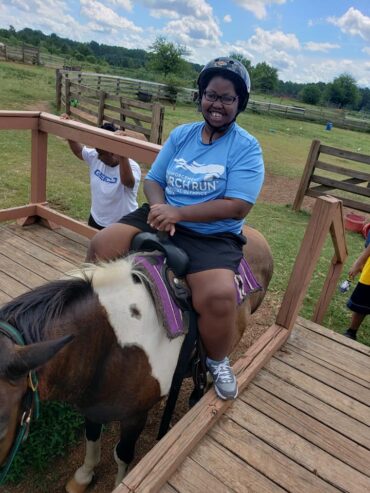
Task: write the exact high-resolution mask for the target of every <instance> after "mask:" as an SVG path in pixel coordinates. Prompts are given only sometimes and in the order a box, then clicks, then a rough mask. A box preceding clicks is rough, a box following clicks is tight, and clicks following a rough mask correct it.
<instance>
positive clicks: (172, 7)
mask: <svg viewBox="0 0 370 493" xmlns="http://www.w3.org/2000/svg"><path fill="white" fill-rule="evenodd" d="M138 3H140V4H141V5H143V6H144V7H147V8H148V9H149V10H150V15H151V16H152V17H157V18H158V17H169V18H174V19H180V18H182V17H183V16H185V17H195V18H197V19H201V18H206V17H210V16H212V15H213V10H212V7H211V5H210V4H209V3H207V2H206V1H205V0H138Z"/></svg>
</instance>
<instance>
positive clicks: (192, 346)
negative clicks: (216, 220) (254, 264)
mask: <svg viewBox="0 0 370 493" xmlns="http://www.w3.org/2000/svg"><path fill="white" fill-rule="evenodd" d="M131 248H132V250H134V251H135V252H138V253H137V254H135V255H134V257H133V258H134V260H133V261H134V265H135V270H139V271H141V273H142V274H143V276H140V277H141V278H144V279H146V280H147V288H148V290H149V292H150V293H151V295H152V298H153V300H154V303H155V306H156V309H157V314H158V316H159V317H160V318H161V319H162V321H163V325H164V327H165V329H166V333H167V336H168V337H169V338H170V339H173V338H175V337H178V336H180V335H185V339H184V342H183V344H182V347H181V351H180V355H179V359H178V362H177V366H176V369H175V373H174V375H173V379H172V383H171V388H170V392H169V394H168V397H167V402H166V407H165V410H164V413H163V416H162V420H161V424H160V428H159V433H158V439H160V438H162V437H163V436H164V435H165V434H166V433H167V431H168V428H169V425H170V421H171V417H172V414H173V411H174V408H175V405H176V401H177V397H178V394H179V392H180V388H181V384H182V381H183V379H184V378H186V377H189V376H192V378H193V382H194V390H193V392H192V394H191V396H190V398H189V405H190V407H192V406H193V405H194V404H196V403H197V402H198V400H199V399H200V398H201V397H202V396H203V394H204V392H205V389H206V387H207V368H206V354H205V351H204V348H203V345H202V342H201V339H200V337H199V336H198V324H197V314H196V312H195V311H194V309H193V307H192V302H191V292H190V289H189V286H188V284H187V283H186V280H185V275H186V272H187V267H188V263H189V259H188V256H187V254H186V252H184V251H183V250H182V249H181V248H178V247H177V246H175V245H174V244H173V243H171V242H170V241H169V239H168V238H167V237H163V238H159V236H158V235H156V234H154V233H139V234H137V235H136V236H135V237H134V239H133V242H132V244H131ZM234 280H235V289H236V301H237V303H238V304H241V303H242V302H243V301H244V299H245V298H246V297H247V296H249V295H250V294H251V293H253V292H255V291H259V290H261V289H262V287H261V286H260V284H259V283H258V281H257V280H256V279H255V277H254V275H253V273H252V271H251V269H250V267H249V265H248V263H247V262H246V261H245V260H244V259H243V260H242V261H241V263H240V265H239V268H238V274H236V275H235V277H234Z"/></svg>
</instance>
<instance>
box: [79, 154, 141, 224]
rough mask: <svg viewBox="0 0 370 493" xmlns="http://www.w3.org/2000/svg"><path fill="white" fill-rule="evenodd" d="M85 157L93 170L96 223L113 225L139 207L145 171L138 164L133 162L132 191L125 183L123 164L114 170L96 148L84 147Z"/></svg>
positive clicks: (92, 189) (91, 180) (92, 180)
mask: <svg viewBox="0 0 370 493" xmlns="http://www.w3.org/2000/svg"><path fill="white" fill-rule="evenodd" d="M82 158H83V160H84V161H86V163H87V164H88V165H89V168H90V187H91V215H92V217H93V218H94V220H95V222H96V223H98V224H99V225H100V226H104V227H105V226H109V224H112V223H116V222H117V221H118V220H119V219H121V217H123V216H125V215H126V214H128V213H129V212H132V211H134V210H136V209H137V208H138V203H137V192H138V189H139V185H140V178H141V170H140V166H139V165H138V164H137V162H135V161H133V160H132V159H129V163H130V166H131V169H132V173H133V175H134V178H135V185H134V187H133V188H128V187H125V186H124V185H123V184H122V183H121V177H120V168H119V165H118V166H115V167H111V166H107V165H106V164H104V163H103V161H101V160H100V159H99V157H98V152H97V150H96V149H92V148H90V147H86V146H84V147H83V149H82Z"/></svg>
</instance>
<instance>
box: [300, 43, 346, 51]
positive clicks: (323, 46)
mask: <svg viewBox="0 0 370 493" xmlns="http://www.w3.org/2000/svg"><path fill="white" fill-rule="evenodd" d="M304 48H305V50H307V51H322V52H324V53H325V52H328V51H330V50H333V49H336V48H340V45H337V44H334V43H316V42H315V41H308V42H307V43H305V44H304Z"/></svg>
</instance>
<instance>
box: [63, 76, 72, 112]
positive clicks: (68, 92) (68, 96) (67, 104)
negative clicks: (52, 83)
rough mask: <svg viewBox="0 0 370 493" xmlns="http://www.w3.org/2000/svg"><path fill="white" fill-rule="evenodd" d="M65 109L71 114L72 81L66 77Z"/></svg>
mask: <svg viewBox="0 0 370 493" xmlns="http://www.w3.org/2000/svg"><path fill="white" fill-rule="evenodd" d="M64 99H65V111H66V113H67V115H70V114H71V81H70V80H69V79H67V77H66V78H65V87H64Z"/></svg>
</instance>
